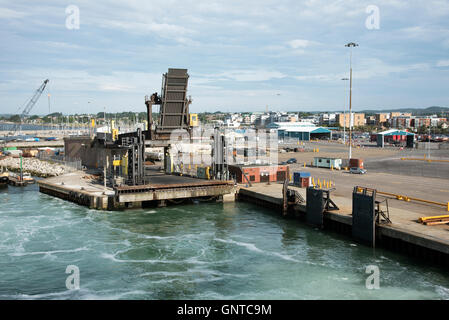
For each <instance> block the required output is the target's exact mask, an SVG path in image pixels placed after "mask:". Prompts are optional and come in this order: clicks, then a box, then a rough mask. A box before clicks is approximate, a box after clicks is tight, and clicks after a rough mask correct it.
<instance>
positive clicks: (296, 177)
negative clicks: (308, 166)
mask: <svg viewBox="0 0 449 320" xmlns="http://www.w3.org/2000/svg"><path fill="white" fill-rule="evenodd" d="M308 177H310V172H298V171H297V172H293V182H294V183H300V182H301V178H308Z"/></svg>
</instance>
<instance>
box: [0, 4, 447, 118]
mask: <svg viewBox="0 0 449 320" xmlns="http://www.w3.org/2000/svg"><path fill="white" fill-rule="evenodd" d="M73 6H75V8H77V9H79V11H78V12H79V20H77V19H76V17H77V16H76V10H73V8H74V7H73ZM373 8H374V9H373ZM77 21H79V24H77ZM0 25H1V27H0V39H1V41H0V114H3V113H20V112H21V111H22V110H21V108H23V105H24V103H25V102H26V101H27V100H29V99H30V98H31V96H32V94H33V92H34V91H35V90H36V89H37V88H38V87H39V86H40V85H41V83H42V82H43V81H44V80H45V79H47V78H48V79H50V82H49V85H48V87H47V90H48V91H46V92H44V94H43V95H42V96H41V98H40V99H39V101H38V102H37V103H36V105H35V106H34V108H33V110H32V111H31V114H47V113H49V111H51V112H62V113H64V114H73V113H79V114H80V113H96V112H100V111H103V110H104V109H106V111H107V112H121V111H134V112H138V111H145V110H146V109H145V104H144V101H145V99H144V97H145V95H150V94H152V93H153V92H160V88H161V80H162V74H163V73H165V72H167V70H168V68H187V69H188V72H189V75H190V79H189V92H188V94H189V95H191V97H192V100H193V103H192V105H191V107H190V111H191V112H205V111H209V112H215V111H223V112H251V111H265V110H267V109H268V110H271V111H280V110H284V111H324V110H328V111H343V109H344V108H346V109H347V108H348V101H349V83H348V82H349V81H342V80H341V79H342V78H345V77H349V61H350V49H349V48H347V47H345V44H347V43H348V42H355V43H357V44H358V45H359V46H358V47H355V48H353V49H352V53H353V55H352V67H353V94H352V106H353V109H354V110H363V109H376V110H381V109H388V108H409V107H412V108H414V107H429V106H449V94H448V92H449V1H442V0H429V1H414V0H411V1H399V0H379V1H376V0H369V1H363V0H344V1H343V0H335V1H332V0H306V1H298V0H295V1H283V0H238V1H234V0H227V1H214V0H207V1H202V0H183V1H174V0H163V1H159V0H150V1H135V0H127V1H123V0H121V1H116V0H110V1H103V0H96V1H84V0H83V1H75V0H72V1H46V0H42V1H23V0H15V1H6V0H0ZM48 93H50V95H51V98H50V107H49V103H48V98H47V95H48Z"/></svg>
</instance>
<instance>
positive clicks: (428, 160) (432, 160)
mask: <svg viewBox="0 0 449 320" xmlns="http://www.w3.org/2000/svg"><path fill="white" fill-rule="evenodd" d="M401 160H414V161H427V162H449V160H442V159H426V157H425V156H424V158H401Z"/></svg>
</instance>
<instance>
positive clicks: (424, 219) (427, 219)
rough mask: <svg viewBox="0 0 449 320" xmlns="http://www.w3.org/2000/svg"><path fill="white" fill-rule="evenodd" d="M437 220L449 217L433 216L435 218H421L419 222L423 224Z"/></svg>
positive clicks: (448, 217)
mask: <svg viewBox="0 0 449 320" xmlns="http://www.w3.org/2000/svg"><path fill="white" fill-rule="evenodd" d="M436 219H449V215H443V216H433V217H421V218H419V219H418V221H419V222H421V223H423V222H426V221H429V220H436Z"/></svg>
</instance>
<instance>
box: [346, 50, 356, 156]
mask: <svg viewBox="0 0 449 320" xmlns="http://www.w3.org/2000/svg"><path fill="white" fill-rule="evenodd" d="M358 46H359V45H358V44H357V43H354V42H349V43H348V44H345V47H348V48H349V49H350V55H349V159H351V158H352V141H351V136H352V48H354V47H358Z"/></svg>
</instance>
